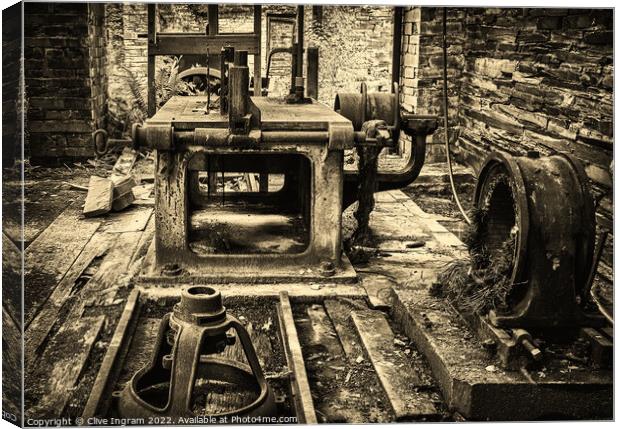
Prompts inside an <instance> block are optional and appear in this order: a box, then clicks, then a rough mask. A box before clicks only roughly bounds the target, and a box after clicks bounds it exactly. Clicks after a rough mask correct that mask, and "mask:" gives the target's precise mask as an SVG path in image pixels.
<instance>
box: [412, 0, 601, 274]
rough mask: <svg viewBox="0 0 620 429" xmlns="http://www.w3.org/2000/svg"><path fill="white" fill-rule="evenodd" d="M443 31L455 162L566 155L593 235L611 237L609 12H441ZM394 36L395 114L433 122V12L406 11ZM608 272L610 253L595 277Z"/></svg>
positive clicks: (436, 103)
mask: <svg viewBox="0 0 620 429" xmlns="http://www.w3.org/2000/svg"><path fill="white" fill-rule="evenodd" d="M418 19H419V21H418ZM447 28H448V44H449V46H450V48H449V51H448V54H449V59H448V75H449V88H450V90H449V98H450V100H449V113H450V119H451V120H450V125H451V126H450V136H451V140H452V142H453V143H454V149H455V152H456V155H457V158H458V159H460V160H461V161H463V162H465V163H467V164H469V165H471V166H473V167H474V168H475V169H478V168H479V167H480V165H481V163H482V161H483V159H484V157H485V156H486V154H488V153H489V151H491V150H502V151H505V152H508V153H512V154H525V153H526V152H527V151H528V150H537V151H539V152H541V153H542V154H548V153H550V152H551V151H554V150H555V151H564V152H569V153H572V154H573V155H575V156H576V157H577V158H579V159H580V160H582V161H583V163H584V165H585V168H586V172H587V174H588V177H589V178H590V180H591V184H592V189H593V191H594V194H595V198H596V202H597V223H598V226H599V227H605V228H610V227H611V221H612V219H613V200H612V193H611V186H612V175H611V173H610V166H611V163H612V156H613V153H612V150H613V125H612V124H613V11H611V10H601V9H598V10H595V9H593V10H590V9H521V8H506V9H492V8H462V9H455V8H450V9H449V13H448V27H447ZM403 31H404V37H405V40H403V54H404V55H403V56H404V64H403V66H404V67H403V73H402V83H403V86H404V95H403V97H404V99H403V102H404V106H405V107H406V108H408V109H411V110H415V111H417V112H418V113H433V114H442V113H443V111H442V109H441V94H442V92H441V76H442V70H441V67H442V64H443V59H442V56H441V53H442V50H441V46H442V35H441V34H442V9H441V8H409V10H408V11H407V12H406V15H405V28H404V29H403ZM416 52H417V55H416V54H415V53H416ZM440 131H441V130H440ZM442 138H443V135H442V134H440V133H439V132H438V133H436V137H435V138H434V140H435V141H436V142H437V143H439V142H440V139H442ZM611 241H612V240H610V242H611ZM610 244H611V243H610ZM612 263H613V258H612V249H611V246H609V248H608V249H607V251H606V253H605V255H604V263H603V264H602V266H601V269H599V273H600V274H601V277H603V278H607V280H611V278H612V275H611V268H610V267H611V266H612Z"/></svg>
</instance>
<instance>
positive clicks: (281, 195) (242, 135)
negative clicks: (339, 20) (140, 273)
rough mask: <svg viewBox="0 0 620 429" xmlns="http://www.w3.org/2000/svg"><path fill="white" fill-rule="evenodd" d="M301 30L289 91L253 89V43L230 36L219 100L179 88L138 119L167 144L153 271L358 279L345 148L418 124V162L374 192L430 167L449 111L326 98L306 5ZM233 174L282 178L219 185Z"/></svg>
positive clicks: (145, 138) (352, 188) (356, 178)
mask: <svg viewBox="0 0 620 429" xmlns="http://www.w3.org/2000/svg"><path fill="white" fill-rule="evenodd" d="M298 38H299V40H298V41H297V43H296V44H295V45H294V46H296V47H297V50H296V51H294V52H292V55H293V57H294V61H293V65H294V74H295V79H292V81H291V91H290V94H289V95H288V96H287V97H285V98H281V99H277V98H274V97H262V96H260V93H257V94H255V95H251V90H250V75H249V68H248V52H247V51H246V50H240V49H235V48H234V47H232V46H223V47H222V48H221V52H220V53H219V59H220V65H219V69H220V77H221V85H220V91H219V94H217V95H218V98H219V106H218V107H215V106H212V105H211V104H210V97H209V96H193V97H182V96H176V97H173V98H172V99H171V100H169V101H168V102H167V103H166V104H165V105H164V106H162V107H161V108H160V109H159V111H157V113H155V114H154V115H153V116H152V117H150V118H149V119H148V120H147V121H146V122H145V123H144V124H143V125H135V126H134V129H133V142H134V145H135V146H136V147H143V146H144V147H149V148H151V149H155V150H156V153H157V154H156V167H155V194H156V196H155V219H156V222H155V223H156V225H155V229H156V233H155V245H154V249H153V252H154V254H153V255H151V256H152V257H151V259H150V260H151V261H152V264H151V266H150V267H149V269H148V270H147V272H146V275H145V278H150V279H151V280H155V281H157V282H166V281H167V279H170V278H173V279H174V280H173V281H174V282H179V281H188V282H198V281H209V282H222V281H227V282H230V281H233V282H234V281H241V282H273V281H290V280H294V279H300V278H303V279H308V278H310V279H315V280H320V279H323V278H329V279H330V280H331V281H352V280H354V279H355V271H354V270H353V269H352V267H351V266H350V264H349V263H348V262H347V260H346V256H344V255H343V253H342V244H341V241H342V240H341V214H342V211H343V209H344V208H345V207H346V206H347V205H349V204H351V203H352V202H353V201H355V200H356V199H357V195H358V192H357V188H358V187H359V183H360V171H359V170H358V171H354V172H350V171H349V172H346V173H345V170H344V165H343V159H344V151H345V150H349V149H354V148H355V147H356V146H375V147H378V148H379V149H380V148H384V147H391V146H394V145H396V144H397V142H398V139H399V136H400V133H401V131H402V132H404V133H407V134H409V135H411V136H412V137H413V141H414V145H413V146H414V149H413V150H412V151H411V153H410V158H409V162H408V163H406V165H405V167H404V169H403V170H401V171H397V172H391V173H385V174H382V173H378V174H377V175H376V187H375V189H373V190H371V192H374V191H375V190H385V189H390V188H397V187H402V186H404V185H406V184H408V183H410V182H412V181H413V180H415V178H416V177H417V175H418V174H419V172H420V169H421V167H422V165H423V162H424V153H425V141H426V136H427V135H428V134H430V133H432V132H433V131H434V129H435V128H436V127H437V120H436V118H434V117H426V116H416V115H413V114H409V113H403V112H401V111H400V107H399V96H398V91H397V90H396V91H394V92H392V93H382V94H368V93H367V91H366V90H365V89H364V88H363V90H362V92H361V93H360V94H342V95H339V97H338V98H337V100H336V106H335V107H336V111H334V110H332V109H331V108H330V107H328V106H325V105H323V104H320V103H318V102H317V101H316V100H314V99H312V98H311V97H309V96H308V95H309V94H308V93H307V92H306V89H305V87H306V79H304V76H303V71H304V67H303V62H304V51H303V48H302V47H303V14H302V13H300V14H299V16H298ZM316 67H318V63H317V62H312V63H309V64H308V69H309V71H308V72H307V74H308V75H313V76H316V75H317V71H316ZM369 123H371V124H372V126H371V127H368V126H364V125H365V124H369ZM230 173H259V174H261V175H262V176H263V177H274V175H277V176H278V177H279V178H280V182H279V183H278V184H277V185H276V184H275V183H273V182H272V183H270V184H269V187H267V186H263V187H262V189H261V190H260V191H259V192H226V191H225V190H224V189H218V187H217V185H216V181H215V180H214V178H215V177H218V176H220V177H224V176H225V175H226V174H230ZM272 187H273V188H274V189H273V190H272ZM275 187H277V189H275ZM300 267H304V269H303V270H301V272H300Z"/></svg>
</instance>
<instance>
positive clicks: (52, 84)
mask: <svg viewBox="0 0 620 429" xmlns="http://www.w3.org/2000/svg"><path fill="white" fill-rule="evenodd" d="M103 11H104V10H103V5H101V4H94V3H93V4H86V3H81V4H77V3H71V4H69V3H64V4H63V3H26V4H25V8H24V14H25V22H24V35H25V44H24V56H25V69H24V74H25V84H26V95H27V101H28V111H27V142H26V149H27V150H28V151H29V154H30V160H31V162H32V163H39V162H43V163H58V162H61V161H62V160H63V159H67V158H72V159H75V158H86V157H92V156H93V146H92V142H91V133H92V132H93V131H94V130H95V129H96V128H99V127H103V126H105V119H106V97H107V87H106V79H105V74H104V66H105V50H104V46H105V38H104V34H103V19H104V14H103Z"/></svg>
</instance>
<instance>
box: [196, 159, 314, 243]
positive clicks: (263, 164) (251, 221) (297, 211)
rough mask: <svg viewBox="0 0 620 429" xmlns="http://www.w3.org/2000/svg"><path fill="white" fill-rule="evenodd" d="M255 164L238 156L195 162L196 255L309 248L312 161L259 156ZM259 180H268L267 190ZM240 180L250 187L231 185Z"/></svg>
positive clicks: (252, 160) (254, 161) (254, 160)
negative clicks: (263, 177) (262, 178)
mask: <svg viewBox="0 0 620 429" xmlns="http://www.w3.org/2000/svg"><path fill="white" fill-rule="evenodd" d="M250 161H251V162H248V158H247V157H245V156H239V155H236V154H217V155H216V154H213V155H206V156H205V155H202V154H201V155H200V158H199V159H197V160H196V161H193V162H192V163H191V166H192V169H190V178H189V183H188V186H189V188H190V189H189V196H190V213H189V225H190V231H189V242H190V243H189V246H190V249H191V250H192V251H193V252H194V253H197V254H199V255H214V254H298V253H303V251H304V250H305V249H306V248H307V247H308V244H309V240H310V195H311V183H312V182H311V175H310V173H311V164H310V160H309V159H308V158H306V157H305V156H303V155H300V154H254V155H252V159H251V160H250ZM260 175H263V176H266V177H268V178H269V181H268V185H269V186H268V188H267V189H266V190H265V189H264V187H263V188H262V190H261V189H258V183H256V181H257V180H259V179H260ZM248 177H250V178H251V179H250V180H247V179H248ZM217 178H221V180H220V181H219V182H218V181H216V180H217ZM252 179H254V180H252ZM240 181H244V182H245V185H244V186H238V187H233V186H232V185H231V183H239V182H240ZM252 182H253V183H254V184H253V185H251V188H252V189H250V190H248V189H247V188H248V184H250V183H252Z"/></svg>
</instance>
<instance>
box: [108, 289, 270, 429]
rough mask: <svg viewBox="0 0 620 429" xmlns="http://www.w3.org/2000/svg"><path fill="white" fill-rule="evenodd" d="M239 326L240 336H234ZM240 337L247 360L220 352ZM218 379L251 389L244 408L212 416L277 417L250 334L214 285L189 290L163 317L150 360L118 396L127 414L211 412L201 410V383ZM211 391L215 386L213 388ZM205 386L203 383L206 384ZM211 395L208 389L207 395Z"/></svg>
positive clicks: (172, 415)
mask: <svg viewBox="0 0 620 429" xmlns="http://www.w3.org/2000/svg"><path fill="white" fill-rule="evenodd" d="M231 330H234V332H235V334H236V336H231V334H230V332H231ZM237 340H238V341H239V342H240V344H241V346H242V348H243V351H244V353H245V358H246V360H247V364H245V363H241V362H238V361H233V360H231V359H227V358H224V357H220V356H216V355H220V354H221V353H223V351H224V350H225V349H226V348H227V347H229V346H231V345H233V344H234V343H235V341H237ZM211 381H215V382H216V383H218V382H220V383H228V384H230V385H238V386H242V387H243V388H244V389H247V390H248V391H250V393H251V394H250V395H248V397H249V398H250V400H249V402H248V403H245V404H243V405H242V406H241V408H238V409H234V410H230V411H227V412H222V413H216V414H212V416H214V417H224V416H274V415H275V414H276V407H275V399H274V395H273V392H272V391H271V388H270V387H269V385H268V384H267V382H266V380H265V377H264V375H263V370H262V368H261V365H260V363H259V361H258V357H257V355H256V351H255V350H254V347H253V345H252V342H251V340H250V336H249V334H248V332H247V331H246V330H245V328H244V327H243V325H242V324H241V323H240V322H239V321H238V320H237V319H236V318H235V317H233V316H231V315H230V314H227V312H226V308H225V307H224V306H223V305H222V297H221V294H220V293H219V292H218V291H216V290H215V289H213V288H210V287H206V286H194V287H190V288H187V289H185V290H184V291H183V292H182V294H181V301H180V302H179V303H178V304H176V305H175V306H174V310H173V312H172V313H168V314H166V316H165V317H164V318H163V319H162V322H161V325H160V329H159V334H158V337H157V345H156V348H155V353H154V354H153V357H152V360H151V363H150V364H149V365H148V366H147V367H145V368H143V369H141V370H140V371H138V372H137V373H136V374H135V375H134V376H133V378H132V379H131V381H130V382H129V383H128V384H127V385H126V387H125V389H124V390H123V392H122V394H121V397H120V399H119V413H120V415H121V416H123V417H125V418H149V417H170V418H172V419H173V422H175V421H177V420H178V419H179V418H181V417H193V416H196V415H210V414H209V413H206V414H204V413H202V412H200V411H197V408H200V405H197V404H196V403H195V402H196V400H197V399H196V397H195V396H196V395H197V390H198V389H199V386H201V382H206V383H207V386H209V382H211ZM210 388H211V389H212V388H213V386H210ZM202 389H203V390H204V387H203V388H202ZM204 394H205V396H206V395H208V394H209V387H207V391H206V392H205V393H204Z"/></svg>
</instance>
